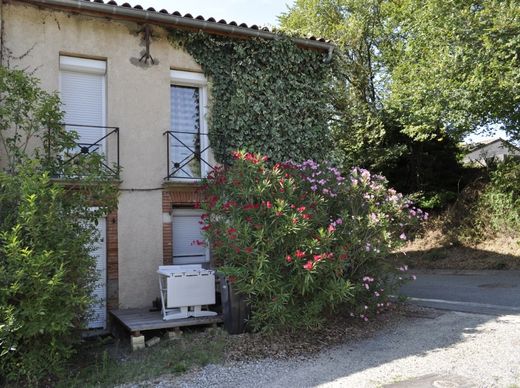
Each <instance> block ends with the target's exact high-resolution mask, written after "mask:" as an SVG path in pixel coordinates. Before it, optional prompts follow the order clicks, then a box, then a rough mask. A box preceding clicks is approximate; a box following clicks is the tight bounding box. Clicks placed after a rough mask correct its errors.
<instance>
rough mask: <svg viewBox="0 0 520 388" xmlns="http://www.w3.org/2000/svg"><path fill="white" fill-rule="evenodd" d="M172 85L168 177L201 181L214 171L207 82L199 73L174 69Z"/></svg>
mask: <svg viewBox="0 0 520 388" xmlns="http://www.w3.org/2000/svg"><path fill="white" fill-rule="evenodd" d="M171 82H172V83H171V88H170V103H171V109H170V112H171V117H170V131H169V132H168V134H169V136H168V142H169V144H168V151H169V160H168V178H169V179H173V180H188V181H189V180H198V179H200V178H204V177H206V175H207V173H208V172H209V170H210V169H211V166H210V165H209V162H208V157H209V152H208V150H209V141H208V136H207V125H206V107H207V87H206V85H207V83H206V79H205V78H204V75H202V74H200V73H192V72H187V71H178V70H172V72H171Z"/></svg>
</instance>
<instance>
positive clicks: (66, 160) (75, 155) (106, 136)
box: [47, 124, 120, 179]
mask: <svg viewBox="0 0 520 388" xmlns="http://www.w3.org/2000/svg"><path fill="white" fill-rule="evenodd" d="M63 126H64V127H65V129H66V130H67V131H75V132H76V133H78V139H77V140H76V141H74V145H73V146H72V147H70V148H68V149H66V150H65V151H63V152H61V153H60V154H59V155H55V154H54V155H53V154H52V150H51V146H50V144H47V157H48V159H49V160H50V161H54V162H56V164H55V166H56V170H57V171H56V177H58V178H68V177H70V175H71V174H72V175H73V176H74V177H75V178H77V177H78V176H79V177H81V175H82V171H80V170H77V169H75V168H74V167H75V166H76V165H79V164H80V161H81V160H82V159H85V158H86V157H88V156H97V158H92V159H91V160H92V161H94V160H95V166H96V167H98V168H99V167H101V170H102V172H103V174H104V175H105V176H106V177H108V178H112V179H119V172H120V163H119V127H107V126H99V125H82V124H63ZM49 139H51V136H49ZM82 166H83V165H82ZM85 168H87V167H86V166H85ZM70 171H72V173H70Z"/></svg>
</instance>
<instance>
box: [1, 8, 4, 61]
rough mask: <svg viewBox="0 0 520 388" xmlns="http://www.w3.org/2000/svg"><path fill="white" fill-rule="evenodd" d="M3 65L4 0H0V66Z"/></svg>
mask: <svg viewBox="0 0 520 388" xmlns="http://www.w3.org/2000/svg"><path fill="white" fill-rule="evenodd" d="M3 65H4V0H0V66H3Z"/></svg>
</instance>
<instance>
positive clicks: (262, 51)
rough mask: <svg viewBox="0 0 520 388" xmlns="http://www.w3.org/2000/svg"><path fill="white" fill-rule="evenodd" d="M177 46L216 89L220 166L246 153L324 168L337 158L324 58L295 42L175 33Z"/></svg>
mask: <svg viewBox="0 0 520 388" xmlns="http://www.w3.org/2000/svg"><path fill="white" fill-rule="evenodd" d="M170 40H171V43H172V44H173V45H176V46H180V47H181V48H183V49H184V50H185V51H187V52H188V53H189V54H190V55H191V56H192V57H193V58H194V59H195V61H196V62H197V63H199V64H200V65H201V67H202V69H203V71H204V73H205V75H206V77H207V78H208V80H209V82H210V90H211V93H210V95H211V101H210V110H209V112H210V113H209V117H208V125H209V138H210V143H211V146H212V149H213V151H214V153H215V158H216V159H217V161H219V162H223V163H226V162H229V155H230V152H231V151H232V150H235V149H244V150H248V151H253V152H259V153H262V154H265V155H268V156H269V157H271V158H272V159H273V160H289V159H292V160H294V161H302V160H306V159H310V158H312V159H315V160H323V159H324V158H325V157H326V155H327V154H328V153H329V152H330V150H331V147H330V146H331V141H330V137H329V129H328V123H329V121H330V119H331V106H330V93H331V92H330V89H329V85H330V83H329V80H330V76H331V69H330V67H331V65H330V64H327V63H324V61H323V58H324V55H325V54H324V53H323V52H319V51H316V50H310V49H302V48H300V47H298V46H297V45H296V44H295V43H294V42H293V41H291V39H290V38H288V37H285V36H282V35H280V38H279V39H274V40H266V39H260V38H259V39H232V38H229V37H224V36H215V35H210V34H207V33H204V32H184V31H172V32H171V35H170Z"/></svg>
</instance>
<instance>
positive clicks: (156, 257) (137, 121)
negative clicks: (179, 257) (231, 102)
mask: <svg viewBox="0 0 520 388" xmlns="http://www.w3.org/2000/svg"><path fill="white" fill-rule="evenodd" d="M140 28H141V27H140V26H139V25H137V24H136V23H132V22H119V21H110V20H108V19H106V18H101V17H100V18H93V17H86V16H81V15H73V14H70V13H66V12H62V11H52V10H47V9H44V10H42V9H38V8H36V7H33V6H30V5H26V4H24V3H18V2H16V1H15V2H12V3H10V4H6V5H4V43H5V47H6V48H7V49H8V50H9V52H10V53H11V55H10V58H9V59H8V60H9V65H10V66H11V67H17V68H23V69H27V70H29V71H33V72H34V75H35V76H37V77H38V78H40V79H41V84H42V86H43V87H44V88H45V89H47V90H49V91H54V90H58V89H59V57H60V54H67V55H74V56H82V57H87V58H94V59H96V58H97V59H105V60H106V61H107V75H106V77H107V78H106V79H107V110H108V111H107V125H108V126H115V127H119V128H120V155H121V166H122V168H123V172H122V176H121V178H122V184H121V189H122V190H123V191H122V194H121V197H120V201H119V209H118V218H119V224H118V238H119V303H120V307H121V308H127V307H144V306H149V305H150V304H151V301H152V300H153V299H155V298H156V297H157V296H159V292H158V285H157V275H156V273H155V271H156V269H157V267H158V266H159V265H161V264H162V260H163V258H162V255H163V253H162V246H163V245H162V222H163V220H162V208H161V191H160V190H155V191H154V190H151V191H143V190H146V189H154V188H160V187H161V186H162V184H163V179H164V177H165V176H166V157H167V156H166V138H165V136H163V132H164V131H165V130H168V129H169V127H170V121H169V120H170V69H171V68H176V69H182V70H190V71H200V67H199V66H198V65H197V64H196V63H195V62H194V60H193V59H192V58H191V57H190V56H189V55H188V54H186V53H185V52H183V51H180V50H179V49H174V48H172V46H171V44H170V43H169V42H168V41H167V39H166V32H165V31H162V30H161V29H159V28H155V27H154V30H153V34H154V38H153V42H152V45H151V54H152V56H153V57H154V59H156V62H158V64H156V65H154V66H147V67H143V66H138V65H135V63H136V62H137V59H138V58H139V57H140V56H141V50H142V49H143V46H142V45H141V36H140V35H138V34H137V31H138V30H139V29H140ZM20 56H23V57H22V58H17V57H20ZM6 59H7V58H4V64H5V63H6ZM132 189H138V190H137V191H132Z"/></svg>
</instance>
